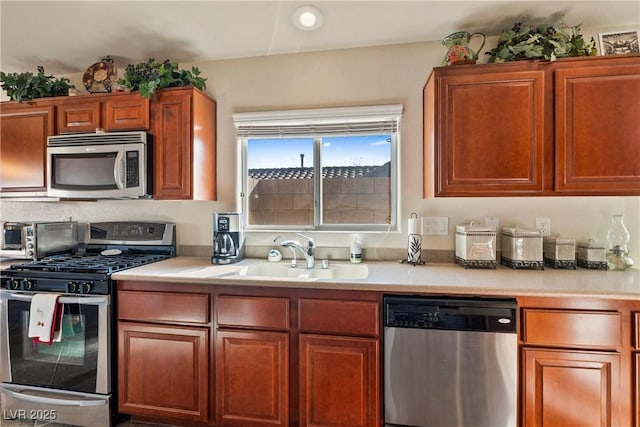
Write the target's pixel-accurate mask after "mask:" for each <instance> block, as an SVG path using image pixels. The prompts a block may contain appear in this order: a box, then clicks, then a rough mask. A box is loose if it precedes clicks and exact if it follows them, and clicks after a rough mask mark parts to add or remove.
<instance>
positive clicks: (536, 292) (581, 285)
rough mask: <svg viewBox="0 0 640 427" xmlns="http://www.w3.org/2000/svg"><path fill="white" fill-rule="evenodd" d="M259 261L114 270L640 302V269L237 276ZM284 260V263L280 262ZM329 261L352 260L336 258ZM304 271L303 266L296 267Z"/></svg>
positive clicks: (159, 278) (153, 277)
mask: <svg viewBox="0 0 640 427" xmlns="http://www.w3.org/2000/svg"><path fill="white" fill-rule="evenodd" d="M265 262H266V261H265V260H261V259H245V260H243V261H241V262H239V263H237V264H231V265H212V264H211V260H210V259H209V258H197V257H183V256H180V257H176V258H171V259H168V260H165V261H160V262H156V263H153V264H148V265H145V266H142V267H136V268H132V269H128V270H124V271H121V272H118V273H114V274H113V276H112V278H113V279H114V280H139V281H152V282H172V283H178V284H179V283H194V284H218V285H238V286H265V287H292V288H307V289H351V290H371V291H382V292H420V293H447V294H474V295H501V296H504V295H509V296H545V295H548V296H557V297H560V296H568V297H589V296H591V297H598V298H616V299H630V300H640V270H637V269H630V270H627V271H603V270H586V269H582V268H578V269H576V270H564V269H557V270H554V269H552V268H549V267H547V268H546V269H545V270H513V269H510V268H507V267H504V266H498V268H497V269H495V270H494V269H471V268H469V269H465V268H463V267H461V266H459V265H457V264H453V263H450V264H429V263H427V264H426V265H421V266H412V265H407V264H401V263H398V262H391V261H373V262H366V261H365V262H363V265H366V266H367V268H368V270H369V271H368V273H369V274H368V277H367V278H366V279H354V280H347V279H340V280H326V279H311V280H309V279H297V278H282V277H278V278H276V277H257V276H239V275H238V272H239V271H241V270H242V269H243V268H246V267H248V266H251V265H253V264H255V263H265ZM282 262H283V263H284V262H286V261H282ZM331 264H348V263H347V262H345V261H332V262H331ZM298 268H299V269H302V268H301V267H298Z"/></svg>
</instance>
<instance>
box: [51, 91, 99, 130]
mask: <svg viewBox="0 0 640 427" xmlns="http://www.w3.org/2000/svg"><path fill="white" fill-rule="evenodd" d="M56 121H57V126H58V132H57V133H58V134H61V133H73V132H95V130H96V128H99V127H101V123H100V102H99V101H90V102H87V101H86V100H84V101H80V102H78V101H76V99H74V100H71V101H69V100H65V101H62V102H61V103H60V104H59V105H56Z"/></svg>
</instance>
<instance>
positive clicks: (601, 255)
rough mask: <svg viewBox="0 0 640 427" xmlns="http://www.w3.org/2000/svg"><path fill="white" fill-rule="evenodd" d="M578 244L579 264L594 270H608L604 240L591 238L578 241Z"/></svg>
mask: <svg viewBox="0 0 640 427" xmlns="http://www.w3.org/2000/svg"><path fill="white" fill-rule="evenodd" d="M576 246H577V250H576V252H577V264H578V266H580V267H582V268H588V269H593V270H607V268H608V267H607V254H606V250H605V247H604V243H603V242H598V241H596V240H593V239H589V240H584V241H580V242H578V243H577V244H576Z"/></svg>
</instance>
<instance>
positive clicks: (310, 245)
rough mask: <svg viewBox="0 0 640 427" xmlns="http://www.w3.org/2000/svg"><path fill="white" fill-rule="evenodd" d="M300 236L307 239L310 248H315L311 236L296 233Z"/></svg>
mask: <svg viewBox="0 0 640 427" xmlns="http://www.w3.org/2000/svg"><path fill="white" fill-rule="evenodd" d="M296 234H297V235H298V236H300V237H302V238H305V239H307V244H308V245H309V247H313V239H312V238H311V237H309V236H305V235H304V234H302V233H296Z"/></svg>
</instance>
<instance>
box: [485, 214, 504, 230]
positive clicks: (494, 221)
mask: <svg viewBox="0 0 640 427" xmlns="http://www.w3.org/2000/svg"><path fill="white" fill-rule="evenodd" d="M499 224H500V220H499V219H498V217H496V216H487V217H485V218H484V225H493V226H495V227H496V228H498V225H499Z"/></svg>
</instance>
